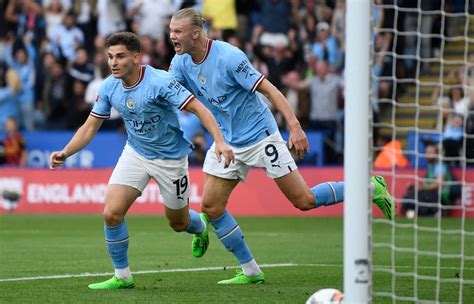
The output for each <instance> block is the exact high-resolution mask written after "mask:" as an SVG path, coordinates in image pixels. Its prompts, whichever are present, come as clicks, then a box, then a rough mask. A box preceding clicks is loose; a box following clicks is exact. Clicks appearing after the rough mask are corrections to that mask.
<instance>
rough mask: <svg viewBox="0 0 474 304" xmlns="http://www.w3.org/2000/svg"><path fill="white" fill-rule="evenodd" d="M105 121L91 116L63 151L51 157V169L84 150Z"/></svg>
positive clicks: (53, 153) (56, 152)
mask: <svg viewBox="0 0 474 304" xmlns="http://www.w3.org/2000/svg"><path fill="white" fill-rule="evenodd" d="M102 122H103V120H102V119H99V118H96V117H94V116H91V115H89V117H88V118H87V120H86V122H85V123H84V124H83V125H82V126H81V127H80V128H79V129H78V130H77V131H76V133H75V134H74V136H73V137H72V138H71V140H70V141H69V143H68V144H67V145H66V146H65V147H64V148H63V149H62V150H61V151H54V152H52V153H51V155H50V156H49V164H50V167H51V169H54V168H56V167H59V166H62V165H63V164H64V162H65V161H66V159H67V158H68V157H69V156H71V155H73V154H74V153H76V152H78V151H80V150H81V149H82V148H84V147H85V146H86V145H87V144H88V143H90V141H91V140H92V139H93V138H94V136H95V134H96V133H97V130H99V128H100V126H101V125H102Z"/></svg>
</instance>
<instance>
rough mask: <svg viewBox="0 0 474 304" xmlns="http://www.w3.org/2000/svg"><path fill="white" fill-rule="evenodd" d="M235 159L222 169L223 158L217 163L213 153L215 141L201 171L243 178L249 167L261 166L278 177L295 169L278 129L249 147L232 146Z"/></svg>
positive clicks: (222, 176) (293, 161)
mask: <svg viewBox="0 0 474 304" xmlns="http://www.w3.org/2000/svg"><path fill="white" fill-rule="evenodd" d="M231 148H232V150H233V151H234V156H235V161H234V162H233V163H231V164H230V166H229V167H228V168H226V169H224V159H223V156H221V157H222V161H221V162H220V163H219V162H218V160H217V157H216V153H215V143H213V144H212V146H211V147H210V148H209V150H208V151H207V154H206V159H205V161H204V166H203V169H202V170H203V171H204V172H206V173H208V174H210V175H214V176H218V177H221V178H226V179H240V180H242V181H243V180H245V177H246V176H247V173H248V171H249V168H250V167H257V168H263V169H264V170H265V173H266V174H267V176H268V177H270V178H278V177H282V176H285V175H287V174H289V173H290V172H292V171H295V170H296V169H297V166H296V163H295V160H294V159H293V157H292V156H291V154H290V151H289V150H288V147H287V145H286V142H285V141H284V140H283V138H282V137H281V134H280V132H279V131H277V132H275V133H273V134H271V135H269V136H268V137H266V138H265V139H263V140H261V141H260V142H258V143H256V144H253V145H251V146H249V147H244V148H237V147H232V146H231Z"/></svg>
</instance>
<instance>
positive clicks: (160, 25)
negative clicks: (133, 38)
mask: <svg viewBox="0 0 474 304" xmlns="http://www.w3.org/2000/svg"><path fill="white" fill-rule="evenodd" d="M126 2H127V18H128V19H129V20H130V21H131V24H132V25H131V28H132V29H133V31H134V32H135V33H137V34H139V35H141V36H148V37H151V38H152V39H153V40H162V39H168V37H166V36H165V28H166V27H168V18H169V16H171V15H173V13H174V6H173V1H172V0H130V1H126Z"/></svg>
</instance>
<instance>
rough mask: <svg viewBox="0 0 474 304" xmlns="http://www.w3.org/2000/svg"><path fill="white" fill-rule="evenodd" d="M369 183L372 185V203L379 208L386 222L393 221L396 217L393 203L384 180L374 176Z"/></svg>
mask: <svg viewBox="0 0 474 304" xmlns="http://www.w3.org/2000/svg"><path fill="white" fill-rule="evenodd" d="M371 181H372V184H374V195H373V197H372V202H373V203H374V204H376V205H377V206H378V207H379V208H380V210H381V211H382V212H383V214H384V215H385V217H386V218H387V219H388V220H393V219H395V216H396V215H397V214H396V212H395V202H394V200H393V198H392V196H391V195H390V193H388V187H387V183H386V182H385V179H384V178H383V177H382V176H380V175H376V176H372V178H371Z"/></svg>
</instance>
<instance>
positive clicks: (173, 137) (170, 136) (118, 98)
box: [91, 65, 194, 159]
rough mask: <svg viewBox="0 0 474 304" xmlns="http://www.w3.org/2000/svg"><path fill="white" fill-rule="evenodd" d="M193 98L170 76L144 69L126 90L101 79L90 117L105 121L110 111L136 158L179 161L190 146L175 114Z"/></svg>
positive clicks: (115, 82)
mask: <svg viewBox="0 0 474 304" xmlns="http://www.w3.org/2000/svg"><path fill="white" fill-rule="evenodd" d="M193 97H194V96H193V94H192V93H190V92H189V91H188V90H186V88H184V87H183V86H182V85H181V84H180V83H179V82H178V81H176V79H175V78H173V76H172V75H171V74H170V73H168V72H166V71H162V70H157V69H154V68H152V67H150V66H148V65H144V66H142V67H141V69H140V78H139V80H138V82H137V83H136V84H134V85H132V86H130V87H125V86H124V84H123V82H122V80H120V79H117V78H114V77H113V76H109V77H108V78H107V79H105V80H104V83H103V84H102V86H101V88H100V90H99V95H98V96H97V100H96V103H95V105H94V107H93V109H92V112H91V115H92V116H94V117H97V118H102V119H107V118H109V117H110V109H111V107H114V108H115V109H116V110H117V111H118V112H119V113H120V115H121V116H122V118H123V120H124V122H125V129H126V131H127V135H128V137H127V142H128V144H129V145H130V146H131V147H132V148H133V149H134V150H135V151H136V152H137V153H138V154H140V155H142V156H143V157H145V158H147V159H157V158H159V159H179V158H182V157H184V156H186V155H187V154H188V153H189V152H190V151H191V143H190V142H189V141H188V140H186V139H185V138H184V137H183V131H182V130H181V127H180V125H179V121H178V115H177V110H178V109H179V110H182V109H184V107H185V106H186V105H187V104H188V103H189V102H190V101H191V99H192V98H193Z"/></svg>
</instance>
